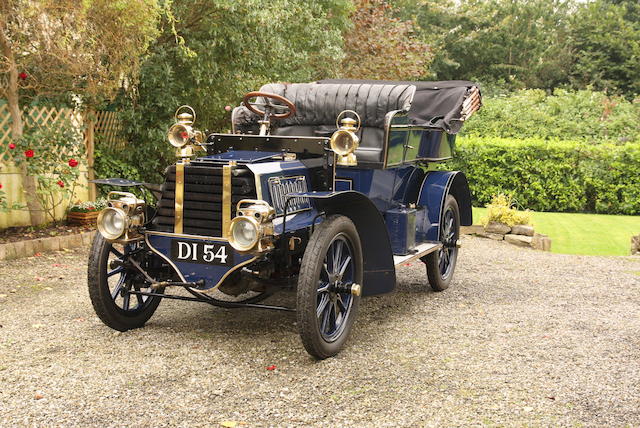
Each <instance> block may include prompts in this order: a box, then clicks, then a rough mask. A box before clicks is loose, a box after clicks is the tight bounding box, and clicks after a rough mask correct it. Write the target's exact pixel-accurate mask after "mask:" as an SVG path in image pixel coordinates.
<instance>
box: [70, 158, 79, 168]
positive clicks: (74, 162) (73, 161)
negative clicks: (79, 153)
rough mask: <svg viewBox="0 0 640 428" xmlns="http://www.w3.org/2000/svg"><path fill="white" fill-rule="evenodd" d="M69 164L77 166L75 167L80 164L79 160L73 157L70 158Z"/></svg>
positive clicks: (72, 166) (73, 166)
mask: <svg viewBox="0 0 640 428" xmlns="http://www.w3.org/2000/svg"><path fill="white" fill-rule="evenodd" d="M69 166H70V167H71V168H75V167H77V166H78V161H77V160H75V159H73V158H71V159H69Z"/></svg>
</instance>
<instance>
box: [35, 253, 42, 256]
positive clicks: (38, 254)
mask: <svg viewBox="0 0 640 428" xmlns="http://www.w3.org/2000/svg"><path fill="white" fill-rule="evenodd" d="M41 255H42V254H40V253H35V254H34V257H40V256H41Z"/></svg>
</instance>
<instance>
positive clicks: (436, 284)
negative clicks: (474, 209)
mask: <svg viewBox="0 0 640 428" xmlns="http://www.w3.org/2000/svg"><path fill="white" fill-rule="evenodd" d="M449 207H451V208H452V209H453V215H454V218H455V222H456V227H457V229H458V230H456V233H455V236H456V237H460V208H458V201H456V198H454V197H453V196H451V195H447V198H446V199H445V202H444V207H443V209H442V212H443V213H445V212H447V209H449ZM457 256H458V255H457V254H456V258H455V261H454V264H453V268H452V271H451V274H450V275H449V277H448V278H446V279H443V278H442V275H441V274H440V251H434V252H433V253H430V254H427V256H426V257H425V261H424V263H425V265H426V267H427V279H428V280H429V285H430V286H431V289H432V290H433V291H444V290H446V289H447V288H449V285H451V280H452V278H453V273H454V272H455V269H456V263H457V261H458V257H457Z"/></svg>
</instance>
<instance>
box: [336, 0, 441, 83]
mask: <svg viewBox="0 0 640 428" xmlns="http://www.w3.org/2000/svg"><path fill="white" fill-rule="evenodd" d="M355 4H356V10H355V11H354V12H353V14H352V17H351V19H352V21H353V27H352V28H351V30H350V31H348V32H347V33H346V34H345V52H346V56H345V59H344V61H343V64H342V73H341V74H342V75H343V76H344V77H350V78H360V79H362V78H365V79H382V80H385V79H387V80H394V79H395V80H418V79H421V78H424V77H426V76H428V75H429V64H430V63H431V61H432V60H433V51H432V49H431V47H430V46H429V44H427V43H426V42H425V41H423V40H421V39H419V38H418V37H416V35H415V26H414V23H413V21H411V20H408V19H407V20H403V19H399V18H397V17H395V16H394V14H395V13H396V12H395V10H394V8H393V7H392V6H391V5H390V4H389V3H387V2H386V1H384V0H356V1H355Z"/></svg>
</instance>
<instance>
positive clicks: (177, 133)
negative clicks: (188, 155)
mask: <svg viewBox="0 0 640 428" xmlns="http://www.w3.org/2000/svg"><path fill="white" fill-rule="evenodd" d="M168 137H169V144H171V145H172V146H173V147H177V148H180V147H182V146H184V145H185V144H187V143H188V142H189V130H188V129H187V127H186V126H184V125H181V124H179V123H176V124H175V125H173V126H171V128H169V134H168Z"/></svg>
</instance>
